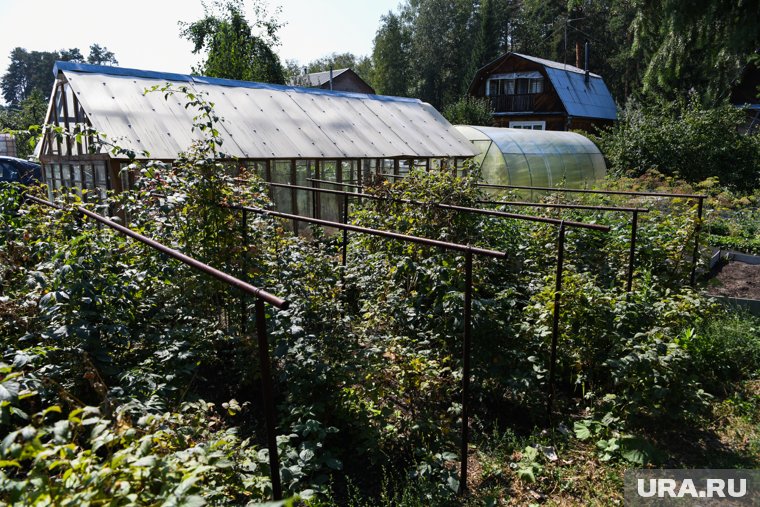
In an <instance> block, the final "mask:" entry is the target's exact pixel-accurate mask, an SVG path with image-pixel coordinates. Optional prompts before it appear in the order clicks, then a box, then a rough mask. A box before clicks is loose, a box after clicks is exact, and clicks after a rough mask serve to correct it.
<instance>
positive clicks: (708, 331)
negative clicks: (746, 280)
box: [681, 312, 760, 390]
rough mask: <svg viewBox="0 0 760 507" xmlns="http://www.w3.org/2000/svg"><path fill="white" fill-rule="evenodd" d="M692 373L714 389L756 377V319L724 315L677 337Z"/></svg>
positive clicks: (759, 325)
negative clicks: (688, 356)
mask: <svg viewBox="0 0 760 507" xmlns="http://www.w3.org/2000/svg"><path fill="white" fill-rule="evenodd" d="M681 343H682V346H683V347H684V348H685V349H686V350H687V351H688V352H689V354H690V355H691V357H692V361H693V364H694V365H693V368H694V369H695V371H699V372H701V378H702V381H703V382H704V383H705V385H706V386H709V387H711V388H713V389H715V390H718V389H719V388H721V387H725V386H726V385H727V384H728V383H730V382H735V381H741V380H754V379H757V378H760V319H758V318H757V317H753V316H752V315H749V314H744V313H733V312H726V313H724V314H723V315H719V316H717V317H716V318H714V319H710V320H707V321H705V322H703V323H702V325H700V326H697V327H695V328H690V329H688V330H687V332H686V333H685V334H684V335H683V336H682V338H681Z"/></svg>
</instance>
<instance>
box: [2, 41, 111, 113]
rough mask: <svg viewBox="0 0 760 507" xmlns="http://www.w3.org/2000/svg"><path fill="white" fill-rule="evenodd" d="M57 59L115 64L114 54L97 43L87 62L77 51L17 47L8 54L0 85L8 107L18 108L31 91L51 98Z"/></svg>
mask: <svg viewBox="0 0 760 507" xmlns="http://www.w3.org/2000/svg"><path fill="white" fill-rule="evenodd" d="M56 60H61V61H72V62H79V63H85V62H87V63H98V64H103V63H108V64H113V65H116V64H117V63H118V62H117V61H116V57H115V55H114V54H113V53H112V52H111V51H108V48H106V47H105V46H100V45H99V44H93V45H91V46H90V54H89V55H88V57H87V59H85V58H84V56H83V55H82V52H81V51H80V50H79V49H78V48H71V49H61V50H59V51H28V50H26V49H24V48H20V47H17V48H14V49H13V50H12V51H11V54H10V61H11V63H10V65H9V66H8V69H7V70H6V72H5V74H3V77H2V84H1V85H0V88H2V93H3V99H4V100H5V102H6V103H7V104H8V105H9V106H11V107H18V106H19V104H20V103H21V102H22V101H23V100H24V99H26V98H27V97H29V96H30V95H31V93H32V92H33V91H34V90H37V91H39V92H40V93H42V94H43V95H44V96H48V95H50V89H51V88H52V86H53V81H55V76H53V66H54V65H55V62H56Z"/></svg>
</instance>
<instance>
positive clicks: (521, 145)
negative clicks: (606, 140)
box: [456, 125, 607, 188]
mask: <svg viewBox="0 0 760 507" xmlns="http://www.w3.org/2000/svg"><path fill="white" fill-rule="evenodd" d="M456 128H457V130H459V132H461V133H462V134H463V135H464V136H465V137H466V138H467V139H469V140H470V142H472V144H474V145H475V148H476V149H477V150H478V151H479V155H477V156H476V157H475V161H476V162H478V163H480V164H481V170H482V177H483V179H484V180H485V181H487V182H488V183H490V184H496V185H524V186H534V187H555V186H565V187H570V188H584V187H589V186H591V185H592V184H593V183H594V181H596V180H599V179H602V178H604V175H605V173H606V171H607V167H606V165H605V163H604V157H603V156H602V154H601V152H600V151H599V149H598V148H597V147H596V145H595V144H594V143H592V142H591V141H590V140H589V139H587V138H586V137H584V136H582V135H580V134H576V133H574V132H555V131H541V130H523V129H510V128H497V127H475V126H469V125H458V126H456Z"/></svg>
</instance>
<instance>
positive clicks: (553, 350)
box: [267, 182, 638, 418]
mask: <svg viewBox="0 0 760 507" xmlns="http://www.w3.org/2000/svg"><path fill="white" fill-rule="evenodd" d="M267 183H268V184H269V185H271V186H275V187H287V188H296V189H300V190H307V191H311V192H323V193H329V194H334V195H342V196H344V199H348V197H350V196H352V197H366V198H371V199H376V200H389V201H395V202H401V203H410V204H417V205H427V204H432V205H435V206H437V207H440V208H444V209H450V210H453V211H462V212H467V213H477V214H483V215H491V216H498V217H503V218H514V219H518V220H519V219H522V220H529V221H534V222H541V223H548V224H553V225H559V227H560V236H559V240H558V246H557V248H558V255H557V271H558V273H559V274H560V276H559V277H558V278H557V282H556V284H557V288H556V292H555V309H556V318H557V319H558V318H559V307H560V304H561V293H562V276H561V274H562V263H563V261H564V248H565V228H566V227H579V228H586V229H592V230H599V231H604V232H608V231H609V230H610V228H609V226H606V225H598V224H586V223H583V222H574V221H569V220H559V219H554V218H547V217H536V216H532V215H520V214H515V213H506V212H502V211H494V210H484V209H478V208H467V207H462V206H452V205H448V204H441V203H425V202H421V201H414V200H410V199H392V198H388V197H382V196H376V195H373V194H360V193H356V192H345V191H341V190H330V189H320V188H313V187H303V186H297V185H288V184H284V183H271V182H267ZM347 208H348V206H347V205H346V206H345V207H344V209H347ZM276 213H279V212H276ZM280 214H281V215H283V216H284V215H287V217H288V218H290V219H294V220H295V218H294V217H299V219H302V220H306V221H310V220H311V221H314V220H319V219H312V218H306V217H301V216H299V215H289V214H283V213H280ZM636 217H638V215H636ZM344 220H345V221H347V220H348V216H347V215H346V216H345V218H344ZM351 227H354V226H351ZM633 233H634V234H635V227H634V228H633ZM346 242H347V238H346V237H345V229H344V243H343V244H344V245H345V244H346ZM632 244H633V245H634V248H635V240H634V241H633V242H632ZM343 262H344V265H345V251H344V257H343ZM632 262H633V257H631V260H630V261H629V273H632V269H633V267H632V266H633V264H632ZM631 276H632V275H631ZM558 342H559V324H558V323H557V325H555V326H553V327H552V342H551V353H550V357H551V359H550V363H549V369H550V371H552V372H553V371H554V367H555V362H556V357H557V346H558ZM553 380H554V379H553V377H552V376H551V375H550V382H549V386H548V388H547V389H548V392H547V410H548V412H549V418H551V410H552V404H553V393H554V391H553V390H554V382H553Z"/></svg>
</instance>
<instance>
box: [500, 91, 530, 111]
mask: <svg viewBox="0 0 760 507" xmlns="http://www.w3.org/2000/svg"><path fill="white" fill-rule="evenodd" d="M535 97H536V95H535V94H524V95H492V96H490V97H489V99H491V108H492V109H493V111H494V112H495V113H518V112H523V111H533V106H534V98H535Z"/></svg>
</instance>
